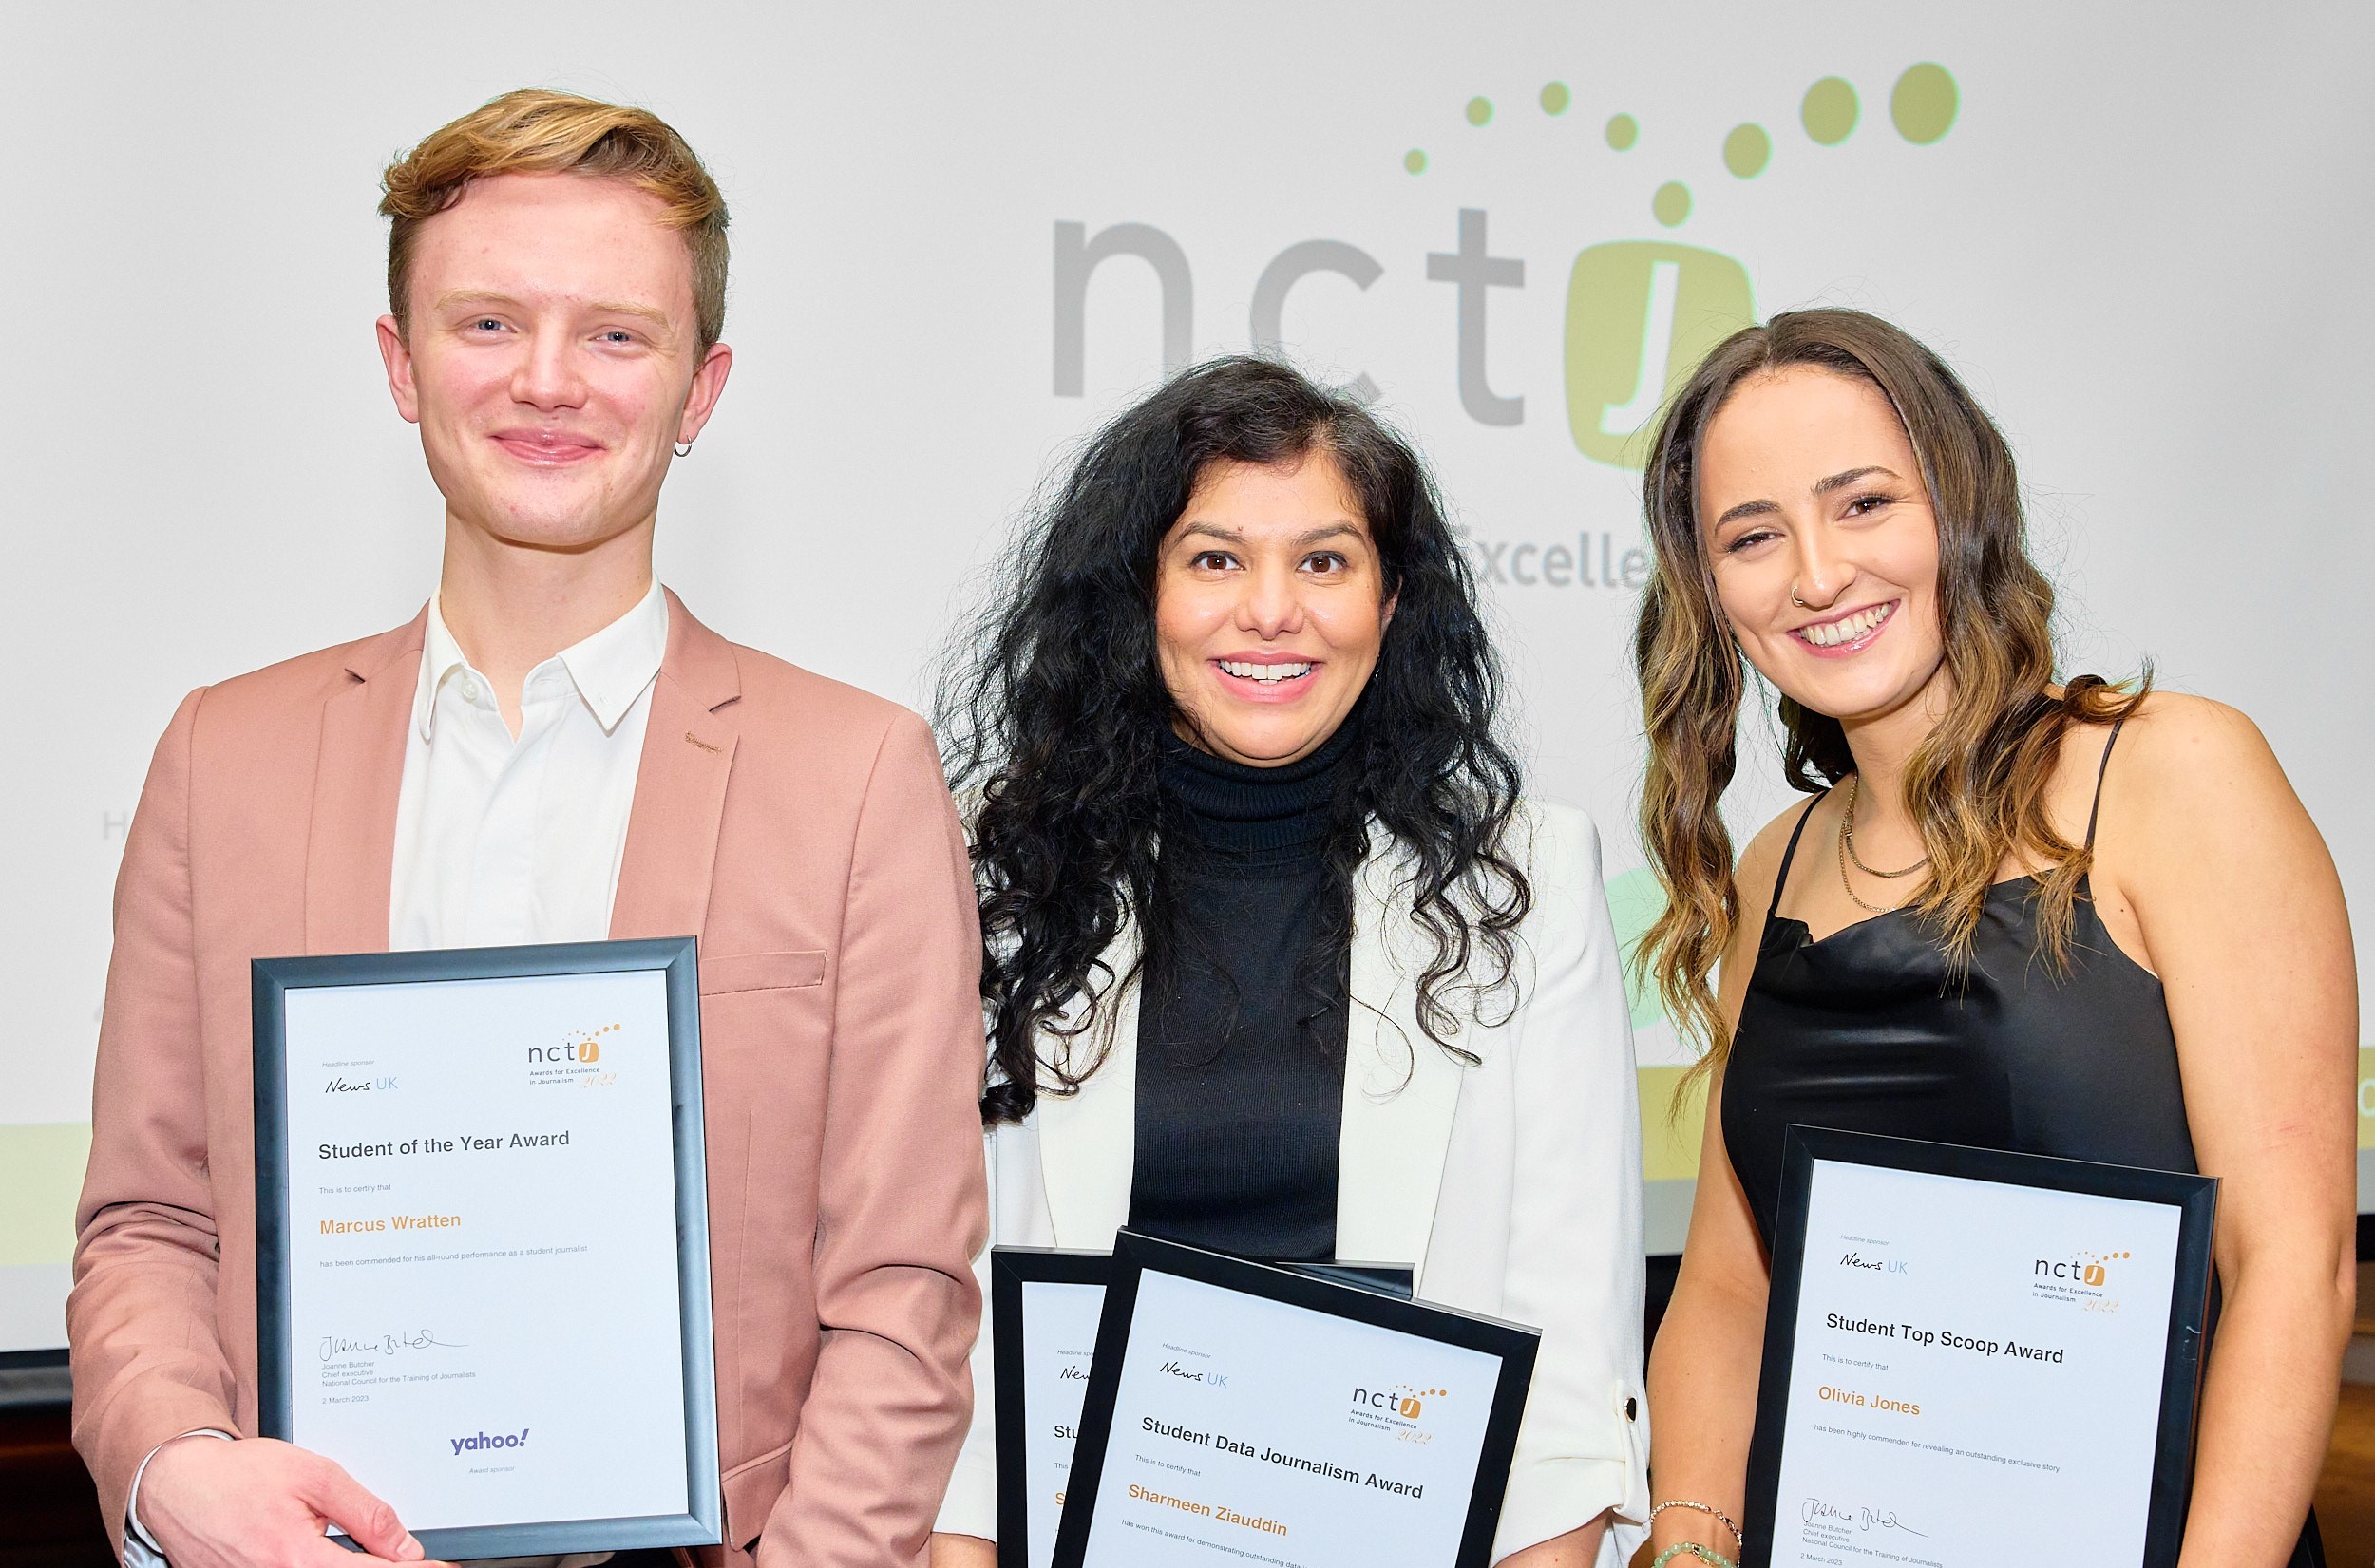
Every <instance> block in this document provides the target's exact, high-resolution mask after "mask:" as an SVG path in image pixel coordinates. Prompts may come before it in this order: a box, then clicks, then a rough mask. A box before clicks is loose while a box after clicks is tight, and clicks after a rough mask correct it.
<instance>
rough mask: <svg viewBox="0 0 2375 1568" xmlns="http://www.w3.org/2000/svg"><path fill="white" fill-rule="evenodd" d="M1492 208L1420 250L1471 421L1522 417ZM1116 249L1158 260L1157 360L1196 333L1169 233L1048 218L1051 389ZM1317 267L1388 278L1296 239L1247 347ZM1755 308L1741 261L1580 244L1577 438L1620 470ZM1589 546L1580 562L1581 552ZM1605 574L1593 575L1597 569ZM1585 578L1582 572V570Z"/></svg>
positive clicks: (1254, 315) (1077, 354)
mask: <svg viewBox="0 0 2375 1568" xmlns="http://www.w3.org/2000/svg"><path fill="white" fill-rule="evenodd" d="M1490 222H1491V219H1490V216H1489V215H1488V214H1487V213H1486V212H1485V211H1484V210H1483V209H1481V208H1476V207H1463V208H1461V209H1460V211H1459V237H1458V241H1457V248H1456V249H1454V250H1451V251H1435V252H1430V253H1429V254H1428V255H1427V258H1426V260H1427V277H1428V280H1429V281H1430V282H1435V283H1448V284H1451V285H1452V286H1453V296H1452V300H1451V303H1452V305H1453V307H1454V312H1455V318H1456V333H1455V336H1456V342H1457V350H1456V358H1457V379H1458V387H1459V401H1460V407H1461V408H1462V409H1463V410H1464V411H1465V412H1466V413H1467V415H1468V417H1469V418H1471V419H1473V420H1474V421H1475V422H1476V423H1477V424H1479V425H1504V426H1505V425H1522V424H1524V423H1525V419H1526V399H1525V398H1524V397H1523V396H1522V395H1519V396H1503V395H1502V394H1501V393H1499V392H1496V391H1495V390H1493V387H1492V375H1491V371H1490V364H1491V355H1490V352H1489V349H1488V338H1489V325H1488V324H1489V322H1490V319H1491V316H1490V302H1491V298H1492V293H1491V291H1492V290H1494V289H1519V288H1524V287H1525V285H1526V263H1525V262H1524V261H1522V260H1520V259H1518V258H1516V257H1514V256H1498V255H1492V249H1491V246H1490V245H1489V244H1488V242H1487V237H1486V236H1487V233H1488V229H1489V226H1490ZM1116 256H1134V257H1137V258H1138V259H1140V260H1142V261H1145V262H1146V263H1147V264H1148V265H1149V266H1150V267H1152V268H1153V269H1154V275H1155V278H1156V280H1157V282H1158V283H1159V285H1160V288H1161V295H1162V311H1163V369H1164V373H1165V374H1167V375H1168V374H1169V373H1171V372H1173V371H1176V370H1178V369H1181V368H1184V367H1185V366H1186V365H1187V364H1188V357H1189V355H1190V353H1191V352H1192V345H1193V343H1194V341H1195V274H1194V271H1193V269H1192V268H1191V267H1190V266H1189V264H1188V253H1187V252H1186V251H1185V250H1183V249H1182V248H1181V246H1180V244H1179V241H1177V240H1176V239H1173V238H1172V237H1171V236H1169V235H1168V234H1166V233H1164V232H1163V231H1162V230H1161V229H1158V228H1155V227H1154V226H1153V225H1151V224H1148V223H1116V224H1114V225H1112V227H1110V228H1107V229H1102V230H1099V231H1098V232H1097V233H1096V234H1095V235H1094V236H1092V235H1091V234H1090V233H1089V229H1088V225H1087V224H1085V223H1072V222H1060V223H1057V224H1056V225H1055V302H1054V303H1055V363H1054V387H1055V395H1056V396H1057V397H1085V396H1086V395H1087V391H1088V305H1089V284H1090V280H1091V279H1092V278H1093V276H1094V275H1095V273H1096V271H1097V269H1098V268H1099V267H1101V266H1103V265H1104V264H1105V263H1106V262H1108V261H1110V260H1112V259H1113V258H1114V257H1116ZM1318 273H1328V274H1335V275H1336V276H1339V277H1344V278H1349V279H1351V281H1352V283H1353V286H1354V287H1355V288H1357V289H1360V290H1363V291H1366V290H1367V289H1368V288H1369V286H1370V285H1371V284H1373V283H1375V282H1376V281H1377V280H1378V278H1380V277H1382V276H1384V275H1385V268H1384V265H1383V264H1382V263H1380V262H1379V261H1378V259H1377V258H1376V257H1375V256H1373V255H1370V254H1369V253H1368V252H1366V251H1364V250H1362V249H1360V248H1359V246H1357V245H1351V244H1347V243H1345V242H1344V241H1342V240H1338V239H1306V240H1303V241H1302V242H1301V243H1299V244H1294V245H1289V246H1287V247H1286V249H1284V250H1283V251H1281V252H1280V253H1279V254H1278V255H1276V256H1274V257H1272V258H1271V260H1270V263H1269V265H1267V266H1265V267H1264V268H1263V270H1262V274H1261V275H1260V276H1259V277H1258V278H1257V279H1255V281H1254V288H1253V307H1252V311H1251V312H1250V315H1251V319H1250V321H1249V323H1248V326H1249V328H1250V332H1249V337H1250V340H1251V344H1252V347H1253V349H1254V350H1255V351H1256V352H1257V353H1273V352H1277V351H1279V350H1280V349H1282V348H1283V342H1284V328H1283V317H1284V314H1285V310H1286V297H1287V295H1288V294H1289V293H1292V292H1293V290H1294V289H1295V287H1296V286H1297V285H1298V284H1300V283H1302V280H1303V279H1305V278H1307V277H1310V276H1312V275H1313V274H1318ZM1755 319H1756V305H1755V301H1754V297H1753V293H1752V291H1751V289H1750V286H1749V281H1748V272H1747V269H1745V268H1743V267H1742V266H1741V265H1740V264H1739V262H1738V261H1735V260H1733V259H1732V258H1731V257H1730V256H1728V255H1721V254H1720V253H1719V252H1715V251H1708V250H1701V249H1699V248H1698V247H1696V246H1691V245H1680V244H1674V243H1670V242H1666V241H1661V240H1618V241H1614V242H1611V243H1608V244H1604V245H1594V246H1591V247H1589V248H1588V249H1587V250H1585V251H1584V252H1583V253H1582V254H1581V255H1577V256H1576V257H1575V260H1574V264H1573V266H1572V268H1571V269H1570V270H1569V273H1568V289H1567V319H1566V358H1567V378H1566V379H1567V409H1568V429H1569V431H1570V432H1571V434H1572V436H1573V439H1574V443H1575V449H1576V450H1577V451H1579V452H1581V453H1582V454H1583V455H1584V456H1586V457H1587V458H1591V459H1594V460H1596V461H1598V462H1601V463H1611V464H1614V465H1616V466H1619V467H1626V468H1639V467H1640V466H1641V465H1642V456H1643V455H1642V453H1641V451H1640V450H1639V448H1640V445H1641V442H1640V440H1639V438H1640V437H1641V435H1642V433H1643V432H1644V431H1645V430H1646V428H1647V427H1648V425H1649V423H1650V421H1651V419H1652V418H1653V417H1654V416H1655V415H1656V413H1657V411H1658V408H1659V406H1661V405H1662V404H1663V402H1664V401H1665V397H1666V394H1667V393H1668V392H1669V391H1670V390H1672V389H1673V388H1674V387H1679V386H1680V385H1681V384H1682V380H1683V378H1685V377H1687V376H1688V375H1689V374H1690V372H1691V370H1692V369H1693V368H1695V367H1696V366H1697V365H1698V363H1699V361H1700V360H1701V358H1702V357H1704V356H1705V354H1706V352H1707V350H1708V349H1712V348H1714V347H1715V346H1716V345H1717V344H1718V343H1720V342H1721V341H1722V340H1723V339H1724V338H1725V337H1727V336H1728V335H1730V334H1731V333H1732V332H1733V331H1736V330H1738V329H1739V328H1740V327H1742V326H1745V325H1747V324H1748V323H1749V322H1751V321H1753V320H1755ZM1345 390H1346V391H1348V392H1349V393H1351V394H1352V395H1353V396H1354V397H1356V398H1358V399H1359V400H1360V401H1361V402H1364V403H1366V402H1368V401H1369V400H1371V399H1372V398H1375V397H1376V396H1377V395H1378V386H1377V383H1376V382H1375V381H1374V380H1372V379H1371V378H1370V377H1369V375H1368V374H1367V373H1366V372H1363V373H1361V374H1359V375H1357V376H1355V377H1354V378H1353V379H1352V381H1350V382H1349V383H1347V384H1346V387H1345ZM1588 559H1589V557H1588V553H1587V556H1586V560H1587V563H1588ZM1612 575H1613V574H1603V575H1602V576H1603V577H1604V578H1605V577H1606V576H1612ZM1584 580H1585V581H1586V582H1587V583H1589V582H1590V581H1591V575H1590V573H1589V571H1588V566H1587V570H1586V572H1585V575H1584Z"/></svg>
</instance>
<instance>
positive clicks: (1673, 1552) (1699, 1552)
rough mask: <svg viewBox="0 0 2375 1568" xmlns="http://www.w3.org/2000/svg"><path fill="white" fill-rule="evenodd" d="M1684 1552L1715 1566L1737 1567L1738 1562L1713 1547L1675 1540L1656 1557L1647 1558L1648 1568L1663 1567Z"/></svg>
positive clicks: (1718, 1567) (1719, 1567) (1692, 1541)
mask: <svg viewBox="0 0 2375 1568" xmlns="http://www.w3.org/2000/svg"><path fill="white" fill-rule="evenodd" d="M1684 1552H1688V1553H1689V1554H1690V1555H1691V1556H1693V1557H1695V1558H1697V1559H1699V1560H1700V1561H1701V1562H1711V1563H1713V1564H1715V1568H1739V1563H1737V1562H1734V1561H1733V1560H1732V1559H1730V1558H1727V1557H1725V1556H1724V1555H1723V1554H1722V1553H1721V1552H1719V1551H1717V1550H1716V1549H1715V1548H1714V1547H1712V1546H1701V1545H1700V1544H1699V1542H1697V1541H1695V1540H1678V1541H1676V1542H1675V1543H1674V1544H1673V1545H1671V1546H1669V1547H1667V1548H1666V1549H1665V1550H1664V1551H1663V1552H1660V1553H1659V1554H1658V1555H1657V1556H1656V1557H1654V1558H1651V1559H1649V1568H1665V1565H1666V1564H1667V1563H1669V1562H1671V1561H1673V1560H1674V1559H1676V1558H1678V1557H1681V1556H1682V1554H1683V1553H1684Z"/></svg>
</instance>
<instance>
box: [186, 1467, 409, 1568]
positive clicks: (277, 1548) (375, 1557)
mask: <svg viewBox="0 0 2375 1568" xmlns="http://www.w3.org/2000/svg"><path fill="white" fill-rule="evenodd" d="M140 1514H141V1522H142V1524H143V1525H145V1526H147V1528H148V1533H149V1534H150V1535H152V1536H154V1537H156V1538H157V1544H158V1545H159V1546H161V1547H162V1548H163V1549H164V1554H165V1560H166V1561H167V1562H169V1563H171V1564H172V1565H173V1568H356V1565H357V1564H362V1563H371V1562H373V1561H379V1562H400V1563H406V1564H420V1563H421V1543H420V1542H419V1541H417V1540H413V1539H412V1538H411V1536H409V1535H408V1534H407V1533H406V1532H405V1528H404V1526H403V1525H402V1524H400V1523H398V1522H397V1521H396V1511H395V1510H394V1509H393V1508H390V1506H388V1504H386V1503H385V1502H381V1501H380V1500H379V1499H377V1498H375V1497H373V1496H371V1493H369V1492H367V1491H365V1490H364V1489H363V1488H362V1487H361V1486H360V1485H359V1484H357V1483H356V1482H355V1480H354V1478H353V1477H352V1476H350V1475H348V1474H347V1473H346V1471H345V1470H343V1469H341V1468H339V1466H338V1465H337V1464H334V1463H333V1462H332V1461H330V1460H327V1459H324V1458H323V1457H322V1456H321V1455H319V1454H312V1453H308V1452H306V1451H305V1450H304V1449H302V1448H297V1447H293V1446H291V1445H288V1444H286V1443H279V1442H276V1441H274V1440H273V1439H271V1438H241V1439H239V1440H238V1441H237V1442H232V1443H225V1442H223V1441H222V1440H221V1439H219V1438H215V1437H206V1436H192V1437H185V1438H179V1439H176V1440H175V1441H174V1442H172V1443H168V1444H166V1445H164V1446H163V1447H161V1448H160V1449H158V1450H157V1453H156V1455H155V1457H154V1458H152V1459H150V1460H149V1462H148V1469H147V1471H146V1473H145V1474H143V1475H142V1477H141V1487H140ZM326 1524H335V1525H337V1526H338V1528H340V1529H342V1530H344V1531H345V1532H346V1533H347V1534H348V1535H350V1536H352V1537H353V1538H354V1541H355V1544H356V1545H358V1546H360V1547H362V1548H363V1550H364V1551H366V1552H368V1553H370V1554H371V1556H369V1557H364V1558H358V1557H356V1556H355V1555H354V1554H352V1553H351V1552H349V1551H347V1550H346V1549H345V1548H344V1547H341V1546H339V1545H337V1544H336V1543H334V1542H333V1541H332V1540H330V1539H329V1538H328V1537H326V1536H325V1535H323V1534H322V1530H323V1527H324V1526H325V1525H326ZM423 1568H428V1565H423Z"/></svg>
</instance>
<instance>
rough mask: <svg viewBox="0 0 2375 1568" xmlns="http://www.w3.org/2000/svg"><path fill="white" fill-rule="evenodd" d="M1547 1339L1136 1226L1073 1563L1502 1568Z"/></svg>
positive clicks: (1069, 1564) (1086, 1419)
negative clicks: (1490, 1567) (1506, 1503)
mask: <svg viewBox="0 0 2375 1568" xmlns="http://www.w3.org/2000/svg"><path fill="white" fill-rule="evenodd" d="M1538 1340H1539V1336H1538V1335H1537V1334H1536V1333H1535V1332H1533V1331H1532V1330H1530V1329H1525V1328H1520V1327H1517V1326H1516V1325H1513V1324H1508V1323H1500V1322H1496V1321H1493V1320H1492V1319H1490V1318H1483V1317H1474V1316H1471V1315H1469V1314H1467V1313H1455V1312H1452V1311H1449V1310H1447V1309H1445V1308H1441V1307H1435V1306H1429V1305H1427V1304H1425V1303H1421V1302H1416V1301H1407V1300H1400V1299H1397V1298H1396V1297H1394V1296H1392V1295H1388V1294H1384V1293H1382V1292H1379V1291H1377V1290H1372V1289H1366V1288H1363V1287H1361V1286H1359V1285H1352V1284H1344V1283H1340V1282H1337V1281H1334V1280H1329V1279H1323V1278H1319V1277H1315V1276H1314V1275H1309V1274H1305V1273H1302V1272H1299V1271H1296V1270H1292V1269H1286V1268H1279V1267H1273V1266H1271V1265H1268V1264H1263V1263H1249V1262H1246V1261H1245V1260H1243V1259H1241V1258H1235V1257H1227V1256H1223V1255H1221V1254H1219V1253H1211V1252H1206V1251H1204V1250H1202V1249H1200V1248H1195V1247H1183V1246H1179V1245H1176V1244H1174V1243H1171V1242H1168V1241H1157V1240H1154V1239H1152V1238H1151V1237H1143V1236H1139V1235H1136V1234H1135V1233H1133V1232H1131V1231H1123V1232H1122V1233H1121V1234H1120V1235H1119V1236H1117V1237H1115V1238H1114V1251H1113V1258H1112V1275H1111V1276H1110V1279H1109V1281H1108V1284H1107V1287H1106V1296H1105V1301H1104V1306H1103V1312H1102V1313H1101V1314H1100V1317H1099V1321H1098V1325H1097V1341H1096V1352H1095V1357H1094V1360H1093V1364H1092V1366H1091V1369H1090V1373H1089V1384H1088V1389H1087V1391H1086V1394H1085V1397H1084V1398H1083V1401H1082V1406H1081V1414H1080V1424H1079V1430H1080V1436H1079V1440H1078V1442H1077V1444H1076V1445H1075V1446H1074V1449H1073V1460H1072V1466H1071V1471H1070V1481H1069V1484H1068V1485H1067V1486H1066V1488H1065V1499H1064V1502H1063V1505H1062V1517H1061V1522H1060V1524H1059V1525H1058V1527H1057V1530H1056V1536H1055V1551H1054V1563H1055V1565H1056V1568H1174V1565H1188V1564H1195V1565H1200V1568H1207V1565H1208V1568H1218V1565H1222V1564H1226V1565H1228V1568H1238V1565H1240V1564H1243V1563H1245V1562H1246V1561H1248V1560H1250V1561H1255V1562H1271V1563H1292V1564H1295V1565H1296V1568H1340V1565H1341V1568H1375V1565H1376V1564H1378V1563H1381V1562H1391V1563H1395V1564H1397V1565H1406V1568H1486V1563H1487V1561H1488V1559H1489V1557H1490V1554H1491V1552H1492V1536H1493V1531H1494V1528H1495V1527H1496V1526H1497V1524H1498V1523H1499V1521H1500V1515H1501V1493H1502V1491H1503V1489H1504V1488H1505V1487H1506V1486H1507V1485H1508V1483H1509V1471H1510V1460H1511V1453H1512V1452H1513V1450H1514V1449H1515V1447H1516V1444H1517V1426H1518V1422H1519V1421H1520V1419H1521V1418H1522V1417H1523V1416H1524V1414H1525V1409H1526V1391H1527V1389H1528V1386H1529V1385H1530V1383H1531V1381H1532V1378H1533V1366H1534V1351H1535V1348H1536V1345H1537V1343H1538Z"/></svg>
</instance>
